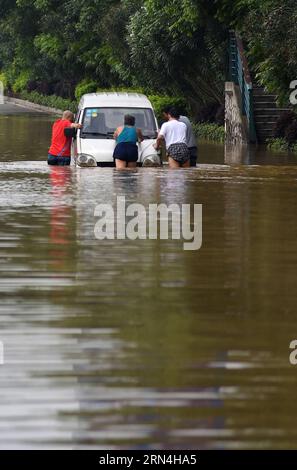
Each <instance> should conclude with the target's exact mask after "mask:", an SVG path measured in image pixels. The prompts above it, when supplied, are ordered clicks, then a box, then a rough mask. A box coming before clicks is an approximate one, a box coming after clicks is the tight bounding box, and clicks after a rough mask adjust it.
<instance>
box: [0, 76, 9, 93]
mask: <svg viewBox="0 0 297 470" xmlns="http://www.w3.org/2000/svg"><path fill="white" fill-rule="evenodd" d="M0 82H2V83H3V86H4V90H5V89H6V88H7V87H8V79H7V76H6V74H5V73H4V72H0Z"/></svg>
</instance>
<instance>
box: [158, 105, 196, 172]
mask: <svg viewBox="0 0 297 470" xmlns="http://www.w3.org/2000/svg"><path fill="white" fill-rule="evenodd" d="M179 117H180V115H179V113H178V111H177V110H176V109H175V108H171V109H170V110H169V112H168V122H165V123H164V124H163V125H162V127H161V130H160V132H159V135H158V138H157V142H156V144H155V149H156V150H159V148H160V147H161V145H162V141H165V144H166V149H167V155H168V163H169V168H180V167H182V168H188V167H190V152H189V149H188V146H187V126H186V124H185V123H184V122H181V121H179Z"/></svg>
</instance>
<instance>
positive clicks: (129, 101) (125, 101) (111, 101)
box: [79, 92, 152, 109]
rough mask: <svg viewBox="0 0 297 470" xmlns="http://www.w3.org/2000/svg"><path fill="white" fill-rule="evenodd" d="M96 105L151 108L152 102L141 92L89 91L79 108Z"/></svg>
mask: <svg viewBox="0 0 297 470" xmlns="http://www.w3.org/2000/svg"><path fill="white" fill-rule="evenodd" d="M93 107H94V108H96V107H99V108H101V107H123V108H151V109H152V104H151V102H150V101H149V99H148V98H147V97H146V96H145V95H141V94H139V93H122V92H121V93H117V92H106V93H89V94H87V95H83V97H82V98H81V100H80V103H79V108H80V109H84V108H93Z"/></svg>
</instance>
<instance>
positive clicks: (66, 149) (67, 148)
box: [49, 119, 72, 157]
mask: <svg viewBox="0 0 297 470" xmlns="http://www.w3.org/2000/svg"><path fill="white" fill-rule="evenodd" d="M71 124H72V123H71V122H70V121H68V120H66V119H59V120H58V121H56V122H55V124H54V125H53V134H52V143H51V147H50V149H49V153H50V154H51V155H54V156H56V157H70V155H71V137H65V135H64V129H66V127H71Z"/></svg>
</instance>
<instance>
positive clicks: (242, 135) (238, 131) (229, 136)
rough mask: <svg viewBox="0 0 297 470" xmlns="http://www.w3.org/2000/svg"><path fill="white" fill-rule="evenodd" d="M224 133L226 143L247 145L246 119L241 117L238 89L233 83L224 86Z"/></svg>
mask: <svg viewBox="0 0 297 470" xmlns="http://www.w3.org/2000/svg"><path fill="white" fill-rule="evenodd" d="M225 132H226V143H227V144H232V145H238V144H239V145H242V144H248V143H249V135H248V125H247V119H246V117H244V116H243V115H242V109H241V99H240V91H239V87H238V86H237V85H235V83H233V82H226V84H225Z"/></svg>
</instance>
